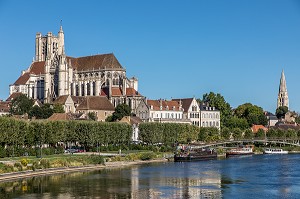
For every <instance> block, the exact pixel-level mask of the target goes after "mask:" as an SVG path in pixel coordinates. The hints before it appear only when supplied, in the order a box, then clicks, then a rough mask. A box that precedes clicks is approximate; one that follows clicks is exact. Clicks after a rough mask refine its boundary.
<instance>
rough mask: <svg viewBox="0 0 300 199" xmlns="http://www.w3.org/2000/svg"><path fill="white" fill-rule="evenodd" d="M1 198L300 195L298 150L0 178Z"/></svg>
mask: <svg viewBox="0 0 300 199" xmlns="http://www.w3.org/2000/svg"><path fill="white" fill-rule="evenodd" d="M0 198H20V199H23V198H30V199H31V198H57V199H58V198H59V199H61V198H137V199H140V198H152V199H155V198H268V199H271V198H300V154H289V155H253V156H247V157H233V158H227V159H221V160H210V161H200V162H184V163H179V162H164V163H150V164H145V165H134V166H128V167H124V168H113V169H102V170H97V171H91V172H76V173H69V174H59V175H51V176H41V177H33V178H28V179H20V180H17V181H14V182H3V183H0Z"/></svg>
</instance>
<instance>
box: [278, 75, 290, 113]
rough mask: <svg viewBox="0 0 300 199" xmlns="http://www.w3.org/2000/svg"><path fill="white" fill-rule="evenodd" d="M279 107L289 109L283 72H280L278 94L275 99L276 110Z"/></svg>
mask: <svg viewBox="0 0 300 199" xmlns="http://www.w3.org/2000/svg"><path fill="white" fill-rule="evenodd" d="M280 106H286V107H288V108H289V96H288V91H287V87H286V81H285V76H284V71H283V70H282V72H281V78H280V84H279V92H278V98H277V108H278V107H280Z"/></svg>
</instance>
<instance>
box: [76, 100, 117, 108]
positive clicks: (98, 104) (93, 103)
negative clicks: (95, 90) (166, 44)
mask: <svg viewBox="0 0 300 199" xmlns="http://www.w3.org/2000/svg"><path fill="white" fill-rule="evenodd" d="M76 110H106V111H114V110H115V107H114V106H113V105H112V104H111V103H110V101H109V100H108V99H107V97H103V96H87V97H85V98H84V100H83V101H82V102H81V103H80V105H79V106H78V107H77V108H76Z"/></svg>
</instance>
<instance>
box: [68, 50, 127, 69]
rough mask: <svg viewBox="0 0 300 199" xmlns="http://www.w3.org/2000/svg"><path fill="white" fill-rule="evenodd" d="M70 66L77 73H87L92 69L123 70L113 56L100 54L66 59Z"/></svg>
mask: <svg viewBox="0 0 300 199" xmlns="http://www.w3.org/2000/svg"><path fill="white" fill-rule="evenodd" d="M67 60H68V61H69V60H71V65H72V67H73V68H74V69H77V71H89V70H93V69H123V67H122V66H121V64H120V63H119V61H118V60H117V58H116V57H115V55H114V54H112V53H110V54H102V55H93V56H86V57H78V58H74V57H67Z"/></svg>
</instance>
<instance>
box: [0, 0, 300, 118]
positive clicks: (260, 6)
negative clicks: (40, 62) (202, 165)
mask: <svg viewBox="0 0 300 199" xmlns="http://www.w3.org/2000/svg"><path fill="white" fill-rule="evenodd" d="M61 19H62V20H63V22H62V23H63V29H64V33H65V49H66V53H67V55H69V56H73V57H80V56H88V55H94V54H104V53H111V52H113V53H114V54H115V56H116V57H117V59H118V60H119V61H120V63H121V64H122V65H123V67H125V68H126V70H127V76H128V77H131V76H136V77H137V78H138V79H139V91H140V92H141V93H142V94H143V95H144V96H146V97H148V98H149V99H159V98H164V99H171V98H185V97H196V98H202V95H203V94H204V93H208V92H210V91H213V92H215V93H220V94H222V95H223V96H224V97H225V100H226V101H227V102H229V103H230V105H231V106H232V107H237V106H238V105H241V104H243V103H246V102H250V103H252V104H255V105H258V106H260V107H262V108H263V109H265V110H268V111H271V112H275V109H276V103H277V94H278V87H279V80H280V74H281V71H282V70H283V69H284V71H285V76H286V80H287V87H288V93H289V99H290V109H291V110H295V111H297V112H299V111H300V92H299V90H300V89H299V83H300V78H299V76H300V45H299V44H300V1H292V0H290V1H289V0H286V1H283V0H281V1H278V0H263V1H261V0H251V1H250V0H244V1H240V0H235V1H233V0H227V1H200V0H190V1H177V0H172V1H171V0H164V1H161V0H152V1H139V0H136V1H134V0H128V1H123V0H119V1H116V0H112V1H100V0H99V1H56V0H53V1H49V2H48V3H47V2H44V1H35V0H32V1H16V0H9V1H8V0H7V1H5V0H0V22H1V31H0V40H1V47H0V55H1V62H0V69H1V74H2V75H1V79H0V99H4V100H5V99H6V98H7V97H8V94H9V84H12V83H14V82H15V81H16V79H17V78H18V77H19V76H20V73H21V71H22V70H25V69H27V68H28V67H29V65H30V63H31V61H32V58H33V57H34V53H35V48H34V46H35V34H36V33H37V32H41V33H42V34H43V35H45V34H47V32H53V33H54V34H55V35H57V32H58V31H59V26H60V20H61Z"/></svg>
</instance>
